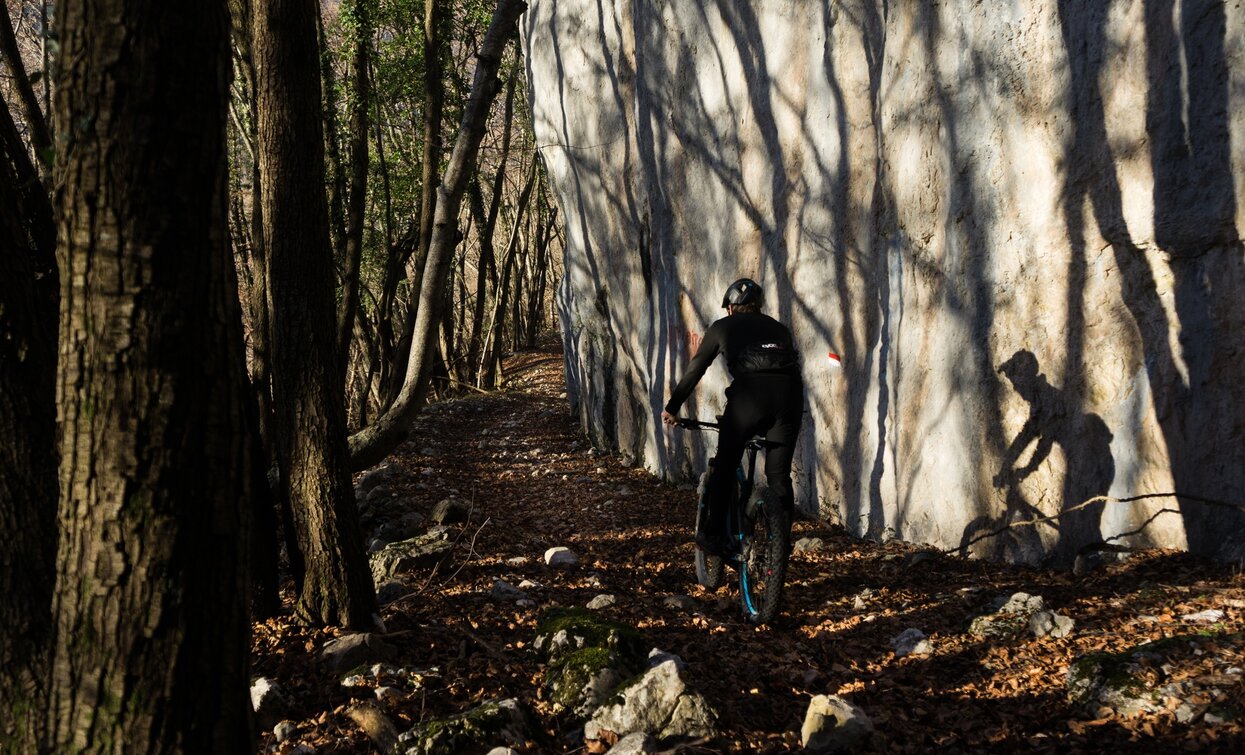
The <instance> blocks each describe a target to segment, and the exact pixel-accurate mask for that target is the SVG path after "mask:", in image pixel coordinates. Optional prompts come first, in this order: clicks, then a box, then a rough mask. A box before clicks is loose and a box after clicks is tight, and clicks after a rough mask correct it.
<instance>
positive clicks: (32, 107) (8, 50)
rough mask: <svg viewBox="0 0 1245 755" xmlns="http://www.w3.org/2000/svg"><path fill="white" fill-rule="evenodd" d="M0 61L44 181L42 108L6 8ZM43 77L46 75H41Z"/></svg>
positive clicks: (46, 144)
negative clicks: (23, 117) (18, 101)
mask: <svg viewBox="0 0 1245 755" xmlns="http://www.w3.org/2000/svg"><path fill="white" fill-rule="evenodd" d="M0 59H3V60H4V62H5V64H6V65H7V66H8V69H9V71H10V75H12V77H13V87H14V88H15V89H16V90H17V95H18V97H20V98H21V100H22V108H23V109H24V111H25V114H26V126H27V128H28V129H29V132H30V144H31V146H32V147H34V151H35V158H36V159H37V160H38V161H39V168H40V170H41V171H42V175H43V177H44V178H46V177H47V176H48V171H49V170H50V169H51V167H52V165H51V162H50V161H51V159H52V136H51V134H50V133H49V132H48V124H47V119H45V118H44V117H43V108H41V107H40V106H39V99H38V98H37V97H36V96H35V89H34V87H33V86H31V84H30V77H29V76H28V75H27V74H26V66H25V65H24V64H23V63H22V56H21V52H20V51H19V50H18V49H17V35H16V34H14V33H13V21H12V19H10V18H9V13H8V7H7V6H6V7H5V12H4V13H0ZM43 75H44V76H45V77H46V76H47V75H48V71H46V70H45V71H44V72H43Z"/></svg>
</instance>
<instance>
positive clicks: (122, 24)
mask: <svg viewBox="0 0 1245 755" xmlns="http://www.w3.org/2000/svg"><path fill="white" fill-rule="evenodd" d="M56 15H57V22H58V30H59V39H60V42H61V46H62V54H61V78H60V80H59V82H58V86H57V102H56V107H57V117H56V123H57V124H59V126H60V129H59V131H58V133H57V143H58V145H59V149H58V153H57V161H56V183H57V186H58V197H57V199H58V208H59V213H60V217H59V223H58V231H59V246H58V250H57V254H58V262H59V263H60V266H61V304H60V313H61V316H60V368H59V374H58V379H57V382H56V394H57V407H58V412H59V423H60V432H61V460H60V472H59V477H60V509H59V517H60V532H61V538H60V547H59V553H58V556H57V567H58V569H57V572H58V573H57V581H56V592H55V599H54V615H55V620H56V634H57V640H56V650H55V654H54V657H55V660H54V666H53V672H52V676H51V682H52V690H51V696H50V699H51V701H52V702H51V722H50V725H49V731H48V738H47V740H48V741H47V744H48V747H49V748H50V749H51V750H52V751H54V752H58V753H59V752H75V753H77V752H89V753H95V752H109V753H122V752H124V753H155V752H183V751H194V752H219V753H239V752H247V751H249V749H250V748H251V746H252V745H251V741H250V736H249V723H248V721H249V700H248V699H247V687H248V681H249V679H248V676H249V674H248V663H247V654H248V648H249V637H250V633H249V624H248V617H247V612H246V595H247V590H246V542H247V538H246V535H247V533H246V532H245V527H244V525H245V521H246V517H245V514H244V510H245V507H246V506H248V505H249V502H250V500H251V495H252V492H251V489H250V484H251V480H252V471H251V468H250V464H251V461H252V455H251V443H252V442H253V439H252V437H251V436H250V435H249V434H248V433H247V432H246V428H247V421H246V416H245V409H244V397H245V395H246V391H247V390H248V387H247V385H246V378H245V365H244V360H243V353H242V333H241V321H240V312H239V308H238V303H237V284H236V280H235V278H234V272H233V260H232V255H231V253H230V249H229V244H228V236H227V216H226V165H225V156H226V147H225V117H226V104H227V103H226V97H227V92H228V77H229V67H228V63H227V54H226V53H227V29H228V14H227V11H226V4H225V2H224V0H217V1H216V2H202V3H192V4H187V5H182V4H173V3H166V2H163V1H162V0H142V1H140V0H124V1H123V0H70V1H69V2H64V3H59V4H58V5H57V8H56Z"/></svg>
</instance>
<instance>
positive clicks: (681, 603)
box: [662, 595, 696, 611]
mask: <svg viewBox="0 0 1245 755" xmlns="http://www.w3.org/2000/svg"><path fill="white" fill-rule="evenodd" d="M662 604H663V605H665V606H666V608H673V609H675V610H676V611H693V610H695V609H696V600H695V599H694V598H692V597H691V596H690V595H671V596H669V597H668V598H666V599H665V600H664V601H662Z"/></svg>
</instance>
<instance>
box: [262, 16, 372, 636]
mask: <svg viewBox="0 0 1245 755" xmlns="http://www.w3.org/2000/svg"><path fill="white" fill-rule="evenodd" d="M253 10H254V27H253V28H254V43H255V49H254V55H255V69H256V74H257V82H256V89H257V92H258V100H259V113H258V115H259V138H258V146H259V149H258V152H259V159H260V178H261V182H262V188H261V192H260V193H261V197H262V206H261V209H262V212H263V218H264V233H263V239H264V248H265V250H266V252H267V254H268V264H269V284H270V286H271V296H272V325H273V342H272V357H273V362H272V378H273V398H274V402H273V403H274V409H275V418H276V438H277V449H278V453H277V456H278V460H279V467H280V472H281V485H282V487H283V489H284V492H285V493H286V494H288V495H289V498H290V503H291V507H292V508H293V512H294V523H295V527H296V529H297V532H298V539H299V545H300V550H302V554H303V558H304V560H305V564H306V566H305V572H304V577H303V586H302V591H301V595H300V596H299V599H298V605H297V607H296V616H297V618H299V619H300V620H301V621H304V622H307V623H311V624H335V625H341V626H348V627H354V628H368V627H371V626H372V625H373V623H374V618H373V616H374V614H375V613H376V593H375V589H374V587H373V585H372V576H371V572H370V570H369V569H368V563H367V558H366V555H365V554H364V552H363V539H362V534H361V532H360V529H359V515H358V510H357V507H356V504H355V500H354V491H353V488H352V487H351V483H350V470H349V456H348V451H347V446H346V412H345V405H344V397H343V395H342V377H341V375H340V370H341V365H340V362H339V361H338V359H337V358H336V355H337V352H336V348H335V334H336V332H337V331H336V327H335V307H334V304H333V259H332V249H331V245H330V240H329V230H328V210H327V207H326V202H325V197H324V190H323V185H324V140H323V133H322V121H321V117H320V116H321V113H320V79H319V76H318V71H319V67H318V62H319V57H318V54H317V50H316V44H317V43H316V13H317V11H316V5H315V2H314V1H313V0H254V9H253Z"/></svg>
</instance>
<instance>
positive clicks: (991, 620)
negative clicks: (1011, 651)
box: [968, 613, 1029, 639]
mask: <svg viewBox="0 0 1245 755" xmlns="http://www.w3.org/2000/svg"><path fill="white" fill-rule="evenodd" d="M1028 626H1029V620H1028V618H1027V617H1024V616H1020V615H1017V614H1010V613H997V614H990V615H987V616H978V617H977V618H975V619H973V622H972V623H971V624H969V625H968V633H969V634H971V635H973V636H974V637H994V638H997V639H1008V638H1011V637H1016V636H1018V635H1020V634H1022V633H1023V632H1024V631H1025V629H1026V628H1027V627H1028Z"/></svg>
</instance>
